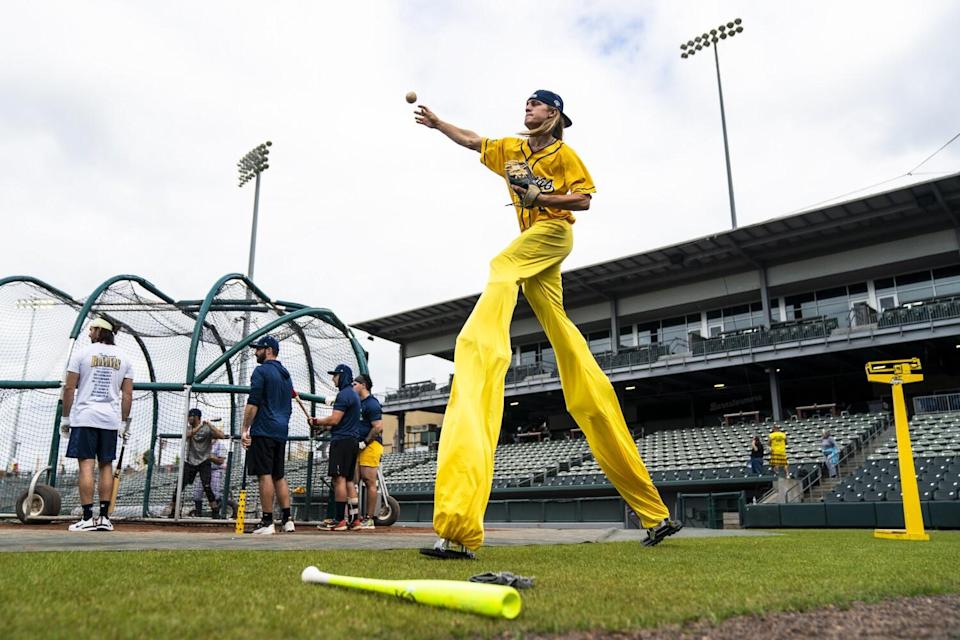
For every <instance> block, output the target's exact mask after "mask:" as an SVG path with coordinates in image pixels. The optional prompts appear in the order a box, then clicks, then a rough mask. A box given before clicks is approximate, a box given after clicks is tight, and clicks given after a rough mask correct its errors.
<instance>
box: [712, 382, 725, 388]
mask: <svg viewBox="0 0 960 640" xmlns="http://www.w3.org/2000/svg"><path fill="white" fill-rule="evenodd" d="M726 386H727V385H725V384H724V383H722V382H718V383H717V384H715V385H713V388H714V389H723V388H724V387H726Z"/></svg>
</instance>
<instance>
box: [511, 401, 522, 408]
mask: <svg viewBox="0 0 960 640" xmlns="http://www.w3.org/2000/svg"><path fill="white" fill-rule="evenodd" d="M518 404H520V403H519V402H517V401H516V400H514V401H513V402H511V403H510V406H511V407H515V406H517V405H518Z"/></svg>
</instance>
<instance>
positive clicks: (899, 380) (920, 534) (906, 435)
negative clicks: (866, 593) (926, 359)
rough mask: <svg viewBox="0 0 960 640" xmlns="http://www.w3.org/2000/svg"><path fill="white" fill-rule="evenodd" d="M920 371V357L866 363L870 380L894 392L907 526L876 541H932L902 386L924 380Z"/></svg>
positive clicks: (884, 532) (878, 535)
mask: <svg viewBox="0 0 960 640" xmlns="http://www.w3.org/2000/svg"><path fill="white" fill-rule="evenodd" d="M920 369H921V367H920V359H919V358H911V359H909V360H879V361H876V362H868V363H867V380H869V381H870V382H879V383H882V384H889V385H890V390H891V391H892V392H893V420H894V425H895V426H896V428H897V458H898V459H899V462H900V489H901V492H902V493H903V522H904V525H906V529H877V530H875V531H874V532H873V536H874V537H875V538H886V539H889V540H929V539H930V536H929V535H927V533H926V532H925V531H924V529H923V514H922V513H921V511H920V491H919V490H918V489H917V471H916V469H915V468H914V466H913V447H912V446H911V444H910V425H909V423H908V422H907V406H906V403H905V401H904V399H903V385H905V384H909V383H911V382H920V381H921V380H923V374H922V373H919V371H920Z"/></svg>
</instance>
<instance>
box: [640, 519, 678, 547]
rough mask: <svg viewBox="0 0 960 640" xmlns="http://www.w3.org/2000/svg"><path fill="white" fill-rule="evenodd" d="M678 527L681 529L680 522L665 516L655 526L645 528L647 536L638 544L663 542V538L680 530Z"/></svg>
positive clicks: (649, 545) (649, 544)
mask: <svg viewBox="0 0 960 640" xmlns="http://www.w3.org/2000/svg"><path fill="white" fill-rule="evenodd" d="M680 529H683V524H682V523H680V522H677V521H676V520H671V519H670V518H666V519H665V520H664V521H663V522H661V523H660V524H658V525H657V526H655V527H650V528H649V529H647V537H646V538H645V539H644V540H643V541H642V542H641V543H640V544H642V545H643V546H645V547H652V546H654V545H658V544H660V543H661V542H663V539H664V538H666V537H667V536H672V535H673V534H675V533H676V532H677V531H680Z"/></svg>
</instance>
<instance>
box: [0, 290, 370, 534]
mask: <svg viewBox="0 0 960 640" xmlns="http://www.w3.org/2000/svg"><path fill="white" fill-rule="evenodd" d="M0 316H2V320H3V322H2V323H0V460H2V461H4V467H3V470H2V472H0V517H4V516H11V515H13V513H14V510H15V506H16V505H15V502H16V499H17V496H20V495H22V493H23V491H24V490H26V488H27V487H29V486H30V482H31V479H32V478H34V477H35V476H37V475H38V473H43V472H45V476H43V477H44V479H45V481H46V484H47V485H50V486H52V487H56V489H57V491H58V492H59V494H60V500H61V502H62V504H61V507H60V509H59V512H60V513H61V514H67V515H72V514H75V513H78V512H79V499H78V495H77V489H76V486H77V471H76V464H75V463H73V461H71V460H68V459H67V458H66V445H67V443H66V439H61V437H60V430H59V426H60V418H61V409H62V401H61V394H62V386H63V380H64V379H65V370H66V365H67V362H68V361H69V358H70V354H71V353H72V352H73V350H74V349H76V348H80V347H82V346H84V345H85V344H86V341H87V337H86V333H85V328H86V325H87V323H88V322H89V321H91V320H92V319H94V318H96V317H103V318H105V319H107V320H108V321H110V322H111V323H112V324H114V325H115V326H117V327H118V328H119V330H118V331H117V333H116V344H117V345H118V346H119V347H120V348H121V349H122V350H123V352H124V353H125V354H127V355H128V357H130V358H132V362H133V371H134V374H133V375H134V393H133V407H132V409H131V412H130V417H131V420H132V425H131V435H130V439H129V441H128V443H127V445H126V449H125V452H124V459H123V465H122V476H121V488H120V491H119V493H118V496H117V505H116V507H115V511H114V516H115V517H120V518H151V517H159V516H167V515H170V516H172V517H174V518H175V519H180V518H181V517H183V511H184V509H182V507H183V506H187V505H190V504H192V503H193V502H194V500H193V498H194V494H193V491H191V489H190V488H187V489H186V490H185V491H181V492H179V495H178V492H177V488H178V487H183V476H184V459H185V451H186V444H187V443H186V442H185V440H184V435H185V433H186V430H187V428H188V427H187V424H186V415H187V412H188V410H189V409H191V408H199V409H201V411H202V412H203V417H204V418H205V419H210V418H219V419H220V421H219V423H218V424H219V427H220V429H221V430H222V431H223V432H224V435H225V438H224V439H223V440H222V441H219V442H221V444H222V448H223V449H224V451H223V452H224V453H225V458H226V462H225V465H224V468H223V469H222V470H221V471H220V479H221V481H220V483H219V486H215V487H214V489H215V494H216V495H217V501H218V503H219V512H218V513H211V514H210V515H212V516H214V517H229V516H232V515H235V514H234V513H233V512H232V511H231V508H230V507H231V505H232V503H233V500H232V497H233V496H235V495H236V494H237V491H238V489H239V485H240V481H241V473H240V465H241V464H242V459H243V458H242V449H241V447H240V444H239V439H240V431H241V427H242V421H243V407H244V405H245V403H246V395H247V393H248V392H249V378H250V374H251V373H252V371H253V369H254V368H255V367H256V366H257V365H256V361H255V359H254V352H253V349H251V348H249V345H250V344H252V343H254V342H256V341H257V340H258V339H259V338H260V337H261V336H264V335H268V334H269V335H271V336H273V337H274V338H276V339H277V340H278V342H279V343H280V353H279V359H280V361H281V362H282V363H283V364H284V366H285V367H286V368H287V369H288V370H289V371H290V374H291V377H292V379H293V384H294V389H295V390H296V391H297V392H298V394H299V396H300V397H301V399H303V400H304V402H305V404H306V407H307V410H308V411H309V413H310V414H311V415H313V416H322V415H329V413H330V411H331V410H330V408H329V407H327V406H326V405H324V404H323V400H324V399H325V398H326V397H330V396H333V395H335V394H336V389H334V388H333V386H332V383H331V380H330V377H329V376H328V375H327V371H329V370H331V369H332V368H333V367H334V366H336V365H337V364H339V363H345V364H348V365H349V366H350V367H351V368H352V369H353V370H354V371H355V372H362V373H367V363H366V354H365V352H364V351H363V349H362V347H361V346H360V344H359V342H358V341H357V339H356V338H355V336H354V335H353V332H352V331H351V330H350V328H349V327H347V326H346V325H345V324H344V323H343V322H341V321H340V319H339V318H337V316H336V315H335V314H334V313H333V312H332V311H330V310H329V309H323V308H317V307H309V306H306V305H302V304H298V303H293V302H284V301H279V300H273V299H271V298H270V297H269V296H267V295H266V294H265V293H264V292H263V291H262V290H260V289H259V288H258V287H257V286H256V285H255V284H254V283H253V282H251V281H250V280H249V279H247V278H246V277H245V276H243V275H242V274H237V273H232V274H228V275H225V276H223V277H222V278H220V279H219V280H218V281H217V282H216V283H215V284H214V285H213V287H211V289H210V290H209V292H208V293H207V295H206V296H205V297H204V298H203V299H197V300H179V301H178V300H174V299H172V298H171V297H169V296H167V295H166V294H164V293H163V292H162V291H160V290H159V289H158V288H157V287H155V286H154V285H153V284H152V283H150V282H149V281H147V280H145V279H143V278H141V277H139V276H135V275H118V276H114V277H112V278H110V279H108V280H107V281H105V282H104V283H102V284H101V285H100V286H98V287H97V288H96V289H95V290H94V291H93V292H92V293H91V294H90V295H89V296H87V297H86V298H83V299H74V298H73V297H72V296H70V295H69V294H67V293H65V292H63V291H61V290H59V289H56V288H55V287H52V286H50V285H47V284H46V283H44V282H42V281H40V280H37V279H35V278H31V277H28V276H12V277H9V278H3V279H0ZM318 452H320V454H321V455H322V453H323V452H324V448H323V447H322V446H320V445H318V443H316V442H315V441H313V440H311V437H310V430H309V426H308V424H307V421H306V419H305V417H304V415H303V413H302V412H301V411H300V409H299V408H298V407H296V406H294V407H293V413H292V416H291V420H290V439H289V441H288V443H287V477H288V481H289V483H290V486H291V490H292V492H293V493H294V496H295V498H296V499H295V502H297V503H298V506H299V507H301V508H303V509H305V511H303V512H302V513H301V518H302V519H310V518H309V517H307V515H308V514H310V513H312V512H313V511H312V506H313V505H312V504H311V502H312V501H313V500H314V499H315V498H316V495H315V494H316V492H315V491H314V486H313V485H315V484H317V485H319V484H320V483H319V482H314V480H315V478H314V474H313V467H314V461H315V457H316V456H317V454H318ZM194 484H195V486H199V485H200V479H199V478H197V479H196V480H195V481H194ZM215 485H216V483H215ZM256 493H257V491H256V483H255V482H252V483H248V499H247V504H248V505H250V509H253V508H255V506H256V505H257V504H258V502H259V501H258V500H257V495H256ZM204 502H206V501H205V500H204Z"/></svg>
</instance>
